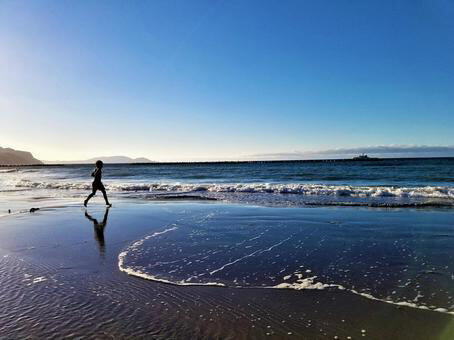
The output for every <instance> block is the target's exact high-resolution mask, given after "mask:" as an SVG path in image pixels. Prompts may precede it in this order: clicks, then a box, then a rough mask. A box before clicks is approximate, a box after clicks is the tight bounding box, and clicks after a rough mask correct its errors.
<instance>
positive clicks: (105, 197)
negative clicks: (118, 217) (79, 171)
mask: <svg viewBox="0 0 454 340" xmlns="http://www.w3.org/2000/svg"><path fill="white" fill-rule="evenodd" d="M101 192H102V195H103V196H104V201H106V205H108V206H109V207H111V206H112V204H110V203H109V200H108V199H107V193H106V189H104V188H103V189H102V190H101Z"/></svg>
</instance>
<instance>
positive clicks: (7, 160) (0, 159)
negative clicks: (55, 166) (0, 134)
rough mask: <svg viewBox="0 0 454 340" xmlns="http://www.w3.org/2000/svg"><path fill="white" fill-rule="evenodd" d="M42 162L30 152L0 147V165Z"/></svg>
mask: <svg viewBox="0 0 454 340" xmlns="http://www.w3.org/2000/svg"><path fill="white" fill-rule="evenodd" d="M35 164H43V162H41V161H40V160H38V159H36V158H35V157H33V155H32V154H31V153H30V152H27V151H19V150H14V149H11V148H2V147H0V165H35Z"/></svg>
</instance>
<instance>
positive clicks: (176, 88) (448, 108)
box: [0, 0, 454, 160]
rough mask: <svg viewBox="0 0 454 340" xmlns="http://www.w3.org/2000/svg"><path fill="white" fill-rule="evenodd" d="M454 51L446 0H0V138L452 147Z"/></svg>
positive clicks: (291, 147)
mask: <svg viewBox="0 0 454 340" xmlns="http://www.w3.org/2000/svg"><path fill="white" fill-rule="evenodd" d="M453 56H454V3H453V2H451V1H441V0H435V1H433V0H431V1H285V2H283V1H130V2H129V1H128V2H127V1H118V2H115V1H105V2H103V1H18V0H16V1H0V119H1V122H3V123H2V124H0V146H3V147H7V146H9V147H13V148H18V149H24V150H29V151H32V152H33V153H34V155H35V156H36V157H38V158H40V159H44V160H56V159H58V160H71V159H84V158H89V157H95V156H101V155H128V156H131V157H139V156H145V157H149V158H151V159H154V160H198V159H236V158H244V157H247V156H248V155H256V154H257V155H262V154H274V153H276V154H281V153H284V154H285V153H292V152H295V151H297V152H302V153H304V152H308V151H314V150H315V151H316V150H331V149H338V148H345V149H351V148H362V147H367V146H377V145H385V146H389V145H406V146H415V145H430V146H452V145H454V134H453V133H452V130H453V127H454V57H453ZM425 150H427V149H425Z"/></svg>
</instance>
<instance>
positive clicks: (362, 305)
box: [0, 201, 454, 339]
mask: <svg viewBox="0 0 454 340" xmlns="http://www.w3.org/2000/svg"><path fill="white" fill-rule="evenodd" d="M114 203H116V204H115V205H114V208H112V209H111V211H110V213H109V221H108V223H107V225H106V230H105V240H103V242H104V246H102V245H101V244H100V242H99V237H98V238H97V236H96V228H94V227H93V224H92V223H91V221H88V220H87V219H86V218H85V216H84V214H85V211H84V209H82V207H80V206H77V205H71V204H69V205H63V206H61V207H60V208H48V209H43V210H40V211H37V212H36V213H34V214H30V213H23V214H18V215H15V216H6V217H2V218H1V219H0V234H1V235H0V236H1V237H0V239H1V241H0V250H1V252H2V254H1V259H2V265H1V268H2V272H3V275H2V279H3V280H4V282H3V283H2V285H1V287H2V289H1V293H0V296H1V297H2V301H5V303H4V305H3V307H2V308H3V311H4V312H5V313H6V314H5V315H7V317H6V318H4V320H3V321H2V322H1V323H2V324H1V326H0V334H3V335H8V336H10V337H14V338H17V337H21V336H25V335H30V334H34V335H35V336H37V337H47V336H51V335H53V336H57V337H61V336H65V335H71V336H78V335H85V336H87V334H90V335H91V337H93V338H94V337H97V338H99V337H101V338H102V337H108V336H114V337H126V336H133V337H134V336H136V337H148V336H151V337H156V338H169V337H171V338H235V339H239V338H244V339H246V338H257V339H258V338H262V337H265V336H271V337H276V338H287V337H288V338H325V337H328V338H333V337H334V336H338V337H339V338H346V337H347V336H350V337H352V338H358V337H362V336H363V334H365V335H367V337H368V338H400V339H430V338H433V339H443V338H444V339H448V338H449V337H452V335H453V334H454V333H453V332H454V328H453V320H454V319H453V318H454V317H453V316H452V315H449V314H445V313H438V312H433V311H424V310H419V309H416V308H411V307H406V306H397V305H391V304H389V303H383V302H380V301H373V300H370V299H366V298H364V297H361V296H358V295H355V294H351V293H349V292H348V291H339V290H330V289H324V290H318V289H310V290H309V289H303V290H292V289H263V288H244V287H243V288H244V289H238V288H234V287H209V286H175V285H169V284H165V283H159V282H155V281H150V280H143V279H140V278H137V277H134V276H131V275H127V274H126V273H123V272H121V271H120V270H119V269H118V256H119V254H120V253H121V252H122V251H125V249H127V248H128V247H130V246H131V245H132V244H133V243H134V242H137V240H140V239H142V238H143V237H144V236H146V235H150V234H153V233H156V232H162V231H163V230H164V229H163V227H164V226H167V225H169V224H172V223H175V216H177V215H178V214H186V215H190V216H192V214H193V212H194V211H195V212H197V213H198V212H203V211H206V210H209V209H211V211H212V210H213V209H219V211H220V212H221V213H225V212H229V211H237V212H241V213H242V214H245V213H246V212H247V213H248V214H252V211H254V210H251V211H250V212H249V211H247V210H241V209H242V208H241V205H229V204H223V203H206V202H205V203H202V202H200V203H199V202H196V203H194V202H190V203H189V202H181V203H168V202H167V203H158V202H147V203H145V202H142V204H138V202H131V201H118V202H114ZM258 209H259V210H255V211H254V212H255V213H257V212H260V213H263V212H266V211H267V210H266V209H276V208H258ZM262 209H265V210H262ZM288 209H301V208H288ZM306 209H307V211H312V212H314V214H312V215H311V216H310V219H309V220H312V221H315V222H320V221H319V220H318V221H317V219H318V217H317V218H316V215H317V216H318V214H315V212H316V211H317V209H315V210H314V209H313V208H310V209H308V208H306ZM345 209H358V208H345ZM334 210H335V209H334ZM334 210H333V208H324V209H321V210H319V211H318V212H322V213H323V214H326V215H328V216H329V215H332V217H333V218H339V216H342V215H344V214H345V216H346V219H348V218H349V214H348V213H347V210H344V211H341V213H340V215H339V214H337V213H336V212H334V213H333V211H334ZM88 211H89V213H91V214H92V215H93V216H96V217H97V219H98V220H99V221H101V219H102V215H103V213H104V207H102V206H100V205H94V206H92V207H89V210H88ZM346 213H347V214H346ZM350 213H351V212H350ZM409 213H412V212H411V211H410V212H409ZM336 214H337V215H336ZM186 215H185V216H186ZM371 217H372V215H371ZM98 236H99V235H98ZM172 242H173V241H172ZM182 315H183V316H184V317H181V316H182ZM63 325H64V327H63ZM402 325H405V327H402ZM362 331H365V332H362Z"/></svg>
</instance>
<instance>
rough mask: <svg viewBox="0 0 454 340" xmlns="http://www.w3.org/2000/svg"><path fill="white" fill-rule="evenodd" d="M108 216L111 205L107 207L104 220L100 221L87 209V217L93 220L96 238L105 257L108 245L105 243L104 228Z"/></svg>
mask: <svg viewBox="0 0 454 340" xmlns="http://www.w3.org/2000/svg"><path fill="white" fill-rule="evenodd" d="M108 216H109V207H107V208H106V211H105V212H104V218H103V219H102V222H101V223H99V222H98V220H97V219H96V218H93V217H92V216H91V215H90V214H89V213H88V212H87V211H86V210H85V217H86V218H88V219H89V220H90V221H92V222H93V230H94V232H95V240H96V241H97V242H98V245H99V252H100V254H101V256H102V257H104V253H105V251H106V245H105V242H104V228H105V227H106V225H107V217H108Z"/></svg>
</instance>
